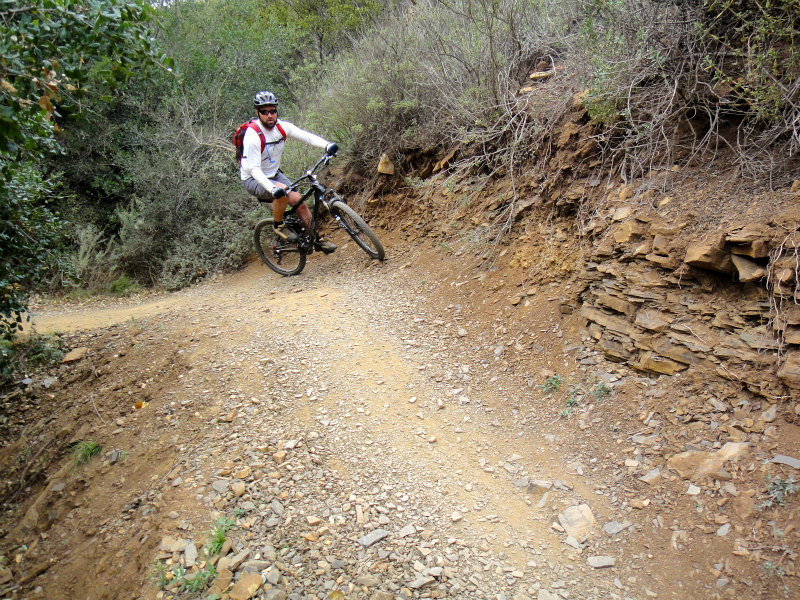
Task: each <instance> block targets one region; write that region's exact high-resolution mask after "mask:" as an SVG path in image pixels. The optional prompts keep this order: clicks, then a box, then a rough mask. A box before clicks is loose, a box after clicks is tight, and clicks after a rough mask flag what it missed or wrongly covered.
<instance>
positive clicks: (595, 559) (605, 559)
mask: <svg viewBox="0 0 800 600" xmlns="http://www.w3.org/2000/svg"><path fill="white" fill-rule="evenodd" d="M586 562H587V563H588V564H589V566H590V567H592V568H594V569H606V568H608V567H613V566H614V565H615V564H617V561H616V560H614V557H612V556H590V557H589V558H587V559H586Z"/></svg>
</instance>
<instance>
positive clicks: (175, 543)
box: [160, 535, 188, 552]
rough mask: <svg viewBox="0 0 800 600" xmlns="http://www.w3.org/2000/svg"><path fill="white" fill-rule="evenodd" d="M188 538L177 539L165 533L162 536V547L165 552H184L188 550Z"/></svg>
mask: <svg viewBox="0 0 800 600" xmlns="http://www.w3.org/2000/svg"><path fill="white" fill-rule="evenodd" d="M187 543H188V542H187V540H176V539H175V538H173V537H170V536H168V535H165V536H164V537H163V538H161V546H160V548H161V549H162V550H164V551H165V552H183V551H184V550H186V545H187Z"/></svg>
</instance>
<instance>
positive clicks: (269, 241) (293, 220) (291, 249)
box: [253, 153, 386, 276]
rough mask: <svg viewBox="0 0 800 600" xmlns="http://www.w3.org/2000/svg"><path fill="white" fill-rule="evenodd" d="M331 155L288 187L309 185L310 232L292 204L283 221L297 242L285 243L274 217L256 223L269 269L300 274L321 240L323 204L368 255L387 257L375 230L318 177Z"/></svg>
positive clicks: (255, 234)
mask: <svg viewBox="0 0 800 600" xmlns="http://www.w3.org/2000/svg"><path fill="white" fill-rule="evenodd" d="M331 158H333V156H332V155H330V154H327V153H325V154H324V155H323V156H322V158H320V159H319V160H318V161H317V163H316V164H315V165H314V166H313V167H311V168H310V169H309V170H308V171H306V172H305V173H304V174H303V175H302V176H301V177H299V178H298V179H296V180H295V181H293V182H292V183H291V184H290V185H289V186H288V187H287V188H286V191H287V192H289V191H290V190H298V188H301V187H304V186H305V185H308V189H307V190H306V191H305V192H304V193H303V194H302V196H301V198H300V202H301V203H302V202H307V201H309V200H311V206H310V208H311V230H310V231H308V230H307V229H306V228H305V227H304V226H303V223H302V221H301V220H300V217H299V216H298V215H297V211H296V209H295V208H294V207H291V206H287V207H286V212H285V213H284V216H283V222H284V223H285V224H286V227H288V228H289V229H290V230H291V231H293V232H294V233H295V234H296V235H297V240H296V241H294V242H286V241H284V240H282V239H281V238H280V237H278V236H277V235H276V234H275V232H274V230H273V224H274V222H275V221H274V219H273V218H271V217H270V218H268V219H264V220H263V221H260V222H259V223H258V224H257V225H256V228H255V231H254V232H253V238H254V241H255V245H256V250H257V251H258V255H259V256H260V257H261V260H263V261H264V263H265V264H266V265H267V266H268V267H269V268H270V269H272V270H273V271H275V272H276V273H279V274H280V275H284V276H289V275H297V274H298V273H300V271H302V270H303V267H305V266H306V257H307V256H308V255H309V254H313V252H314V250H316V248H315V247H314V245H315V243H316V241H317V240H318V239H319V234H318V232H317V228H318V227H319V224H320V219H321V215H320V211H321V207H323V206H324V207H325V208H326V209H327V210H328V213H330V215H331V216H332V217H333V219H334V220H335V221H336V224H337V225H338V226H339V227H341V228H342V229H344V230H345V231H346V232H347V234H348V235H349V236H350V237H351V238H353V241H355V243H356V244H358V246H359V247H360V248H361V249H362V250H363V251H364V252H366V253H367V256H369V257H370V258H374V259H377V260H383V259H384V257H385V256H386V253H385V252H384V250H383V246H382V245H381V242H380V240H379V239H378V236H376V235H375V234H374V233H373V231H372V229H370V228H369V225H367V224H366V223H365V222H364V219H362V218H361V216H360V215H359V214H358V213H357V212H356V211H355V210H353V209H352V208H351V207H350V206H348V205H347V203H346V202H345V201H344V199H343V198H341V197H340V196H339V195H338V194H337V193H336V192H335V191H333V190H332V189H331V188H328V187H325V186H324V185H323V184H322V183H320V181H319V179H318V178H317V172H318V171H319V170H320V169H322V168H323V167H325V165H327V164H328V161H330V159H331ZM298 206H300V203H298Z"/></svg>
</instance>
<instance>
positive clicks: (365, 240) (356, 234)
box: [330, 202, 386, 260]
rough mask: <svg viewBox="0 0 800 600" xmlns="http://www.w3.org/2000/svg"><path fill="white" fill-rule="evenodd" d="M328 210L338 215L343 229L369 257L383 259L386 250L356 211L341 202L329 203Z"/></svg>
mask: <svg viewBox="0 0 800 600" xmlns="http://www.w3.org/2000/svg"><path fill="white" fill-rule="evenodd" d="M330 210H331V213H333V214H334V215H338V216H339V218H340V219H341V220H342V224H343V225H344V229H345V231H347V233H348V234H350V237H351V238H353V240H354V241H355V243H356V244H358V245H359V247H360V248H361V249H362V250H363V251H364V252H366V253H367V254H368V255H369V256H370V258H377V259H378V260H383V259H384V257H385V256H386V252H385V251H384V250H383V246H382V245H381V242H380V240H379V239H378V236H377V235H375V234H374V233H373V232H372V229H370V228H369V225H367V224H366V223H365V222H364V219H362V218H361V217H360V216H359V215H358V213H357V212H356V211H354V210H353V209H352V208H350V207H349V206H348V205H347V204H345V203H343V202H334V203H333V204H331V208H330Z"/></svg>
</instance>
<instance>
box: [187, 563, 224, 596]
mask: <svg viewBox="0 0 800 600" xmlns="http://www.w3.org/2000/svg"><path fill="white" fill-rule="evenodd" d="M192 575H193V576H192ZM216 576H217V570H216V569H215V568H214V565H211V564H209V565H206V567H205V568H204V569H200V570H199V571H197V572H196V573H194V574H192V573H190V574H189V576H188V577H187V576H186V575H185V574H184V575H183V579H182V581H181V582H180V583H179V584H178V587H179V588H180V590H181V591H182V592H195V593H197V592H202V591H203V590H204V589H206V588H207V587H208V582H209V581H211V580H212V579H214V577H216Z"/></svg>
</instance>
